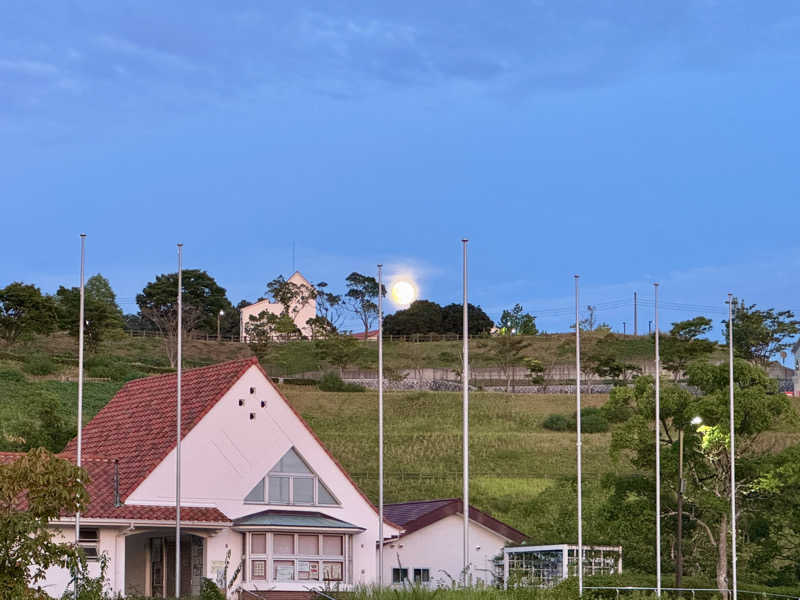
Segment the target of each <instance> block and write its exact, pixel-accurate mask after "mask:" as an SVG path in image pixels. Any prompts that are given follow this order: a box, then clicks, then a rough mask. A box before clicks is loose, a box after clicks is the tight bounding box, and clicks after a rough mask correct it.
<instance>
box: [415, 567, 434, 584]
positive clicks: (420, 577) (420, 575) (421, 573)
mask: <svg viewBox="0 0 800 600" xmlns="http://www.w3.org/2000/svg"><path fill="white" fill-rule="evenodd" d="M430 580H431V571H430V569H414V583H428V582H429V581H430Z"/></svg>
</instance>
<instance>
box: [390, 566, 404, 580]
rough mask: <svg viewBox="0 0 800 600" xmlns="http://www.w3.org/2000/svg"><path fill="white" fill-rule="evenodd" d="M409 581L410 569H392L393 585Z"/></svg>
mask: <svg viewBox="0 0 800 600" xmlns="http://www.w3.org/2000/svg"><path fill="white" fill-rule="evenodd" d="M407 579H408V569H398V568H397V567H395V568H394V569H392V583H403V582H404V581H406V580H407Z"/></svg>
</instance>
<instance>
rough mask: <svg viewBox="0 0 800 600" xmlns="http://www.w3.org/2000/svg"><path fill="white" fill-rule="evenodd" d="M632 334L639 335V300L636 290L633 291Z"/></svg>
mask: <svg viewBox="0 0 800 600" xmlns="http://www.w3.org/2000/svg"><path fill="white" fill-rule="evenodd" d="M633 335H639V302H638V298H637V295H636V292H633Z"/></svg>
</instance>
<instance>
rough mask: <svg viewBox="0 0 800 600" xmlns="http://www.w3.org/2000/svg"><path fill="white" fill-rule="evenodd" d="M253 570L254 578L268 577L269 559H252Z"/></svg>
mask: <svg viewBox="0 0 800 600" xmlns="http://www.w3.org/2000/svg"><path fill="white" fill-rule="evenodd" d="M250 565H251V568H252V571H253V579H266V578H267V561H265V560H253V561H250Z"/></svg>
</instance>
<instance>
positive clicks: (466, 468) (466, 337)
mask: <svg viewBox="0 0 800 600" xmlns="http://www.w3.org/2000/svg"><path fill="white" fill-rule="evenodd" d="M467 241H468V240H467V239H466V238H464V239H463V240H461V244H462V246H463V253H464V258H463V261H464V273H463V277H464V315H463V318H464V323H463V325H464V331H463V335H462V337H463V338H464V339H463V342H464V347H463V350H462V354H463V357H464V365H463V366H462V368H461V373H462V376H461V380H462V381H461V383H462V385H463V395H464V402H463V404H464V406H463V409H464V432H463V434H462V438H463V444H464V448H463V455H464V499H463V507H462V508H463V510H462V512H463V513H464V585H465V586H466V585H467V581H468V579H467V575H468V571H469V316H468V308H469V305H468V302H467Z"/></svg>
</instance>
